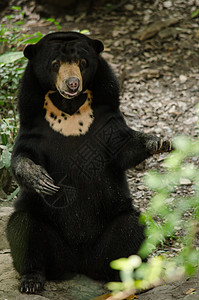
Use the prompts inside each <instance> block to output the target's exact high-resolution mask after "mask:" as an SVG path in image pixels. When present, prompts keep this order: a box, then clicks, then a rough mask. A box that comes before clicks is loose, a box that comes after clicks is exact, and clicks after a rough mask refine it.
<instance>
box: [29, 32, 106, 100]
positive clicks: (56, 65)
mask: <svg viewBox="0 0 199 300" xmlns="http://www.w3.org/2000/svg"><path fill="white" fill-rule="evenodd" d="M103 49H104V46H103V44H102V42H101V41H99V40H93V39H90V38H88V37H87V36H85V35H83V34H80V33H77V32H56V33H50V34H48V35H46V36H45V37H43V38H42V39H41V40H40V41H39V42H38V43H37V44H35V45H28V46H27V47H26V48H25V50H24V56H25V57H27V58H28V59H29V64H31V66H32V69H33V72H34V75H35V76H36V78H37V79H38V81H39V84H40V86H42V87H43V88H44V89H45V90H53V91H56V90H57V91H58V92H59V93H60V95H61V96H62V97H64V98H66V99H72V98H74V97H77V96H78V95H79V94H80V93H82V92H84V91H85V90H86V89H89V87H90V85H91V84H92V80H93V78H94V76H95V72H96V70H97V66H98V57H99V53H100V52H102V51H103Z"/></svg>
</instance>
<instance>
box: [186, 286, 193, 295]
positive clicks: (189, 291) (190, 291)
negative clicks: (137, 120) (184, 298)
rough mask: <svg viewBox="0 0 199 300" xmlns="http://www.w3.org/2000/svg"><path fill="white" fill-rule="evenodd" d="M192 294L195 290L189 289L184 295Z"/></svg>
mask: <svg viewBox="0 0 199 300" xmlns="http://www.w3.org/2000/svg"><path fill="white" fill-rule="evenodd" d="M192 292H195V289H193V288H190V289H189V290H188V291H187V292H186V293H185V294H186V295H189V294H191V293H192Z"/></svg>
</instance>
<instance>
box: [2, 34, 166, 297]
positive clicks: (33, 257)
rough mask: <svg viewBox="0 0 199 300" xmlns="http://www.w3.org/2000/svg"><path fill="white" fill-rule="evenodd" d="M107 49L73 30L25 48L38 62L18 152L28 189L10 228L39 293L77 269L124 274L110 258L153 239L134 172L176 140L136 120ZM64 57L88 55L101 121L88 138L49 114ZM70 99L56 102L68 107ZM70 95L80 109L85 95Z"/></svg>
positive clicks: (86, 78)
mask: <svg viewBox="0 0 199 300" xmlns="http://www.w3.org/2000/svg"><path fill="white" fill-rule="evenodd" d="M102 50H103V45H102V43H101V42H99V41H96V40H95V41H94V40H91V39H90V38H88V37H86V36H84V35H82V34H79V33H72V32H71V33H70V32H68V33H67V32H59V33H53V34H49V35H47V36H46V37H44V38H43V39H42V40H41V41H40V42H38V44H36V45H32V46H28V47H27V48H26V49H25V52H24V53H25V56H26V57H27V58H29V63H28V65H27V68H26V70H25V74H24V76H23V79H22V83H21V86H20V90H19V104H18V107H19V112H20V131H19V134H18V137H17V140H16V143H15V147H14V151H13V156H12V169H13V174H14V176H15V178H16V180H17V181H18V183H19V184H20V195H19V197H18V199H17V201H16V203H15V212H14V213H13V214H12V216H11V218H10V220H9V222H8V226H7V237H8V241H9V243H10V247H11V253H12V257H13V262H14V266H15V268H16V270H17V271H18V272H19V273H20V275H21V276H22V279H21V284H20V291H21V292H27V293H37V292H38V291H40V290H41V289H42V288H43V286H44V282H45V279H46V278H47V279H56V278H59V276H61V275H62V274H63V273H65V272H67V271H68V272H73V271H74V272H80V273H84V274H87V275H89V276H91V277H92V278H96V279H101V280H105V281H109V280H115V279H118V274H117V273H116V272H115V271H113V270H111V268H110V267H109V263H110V262H111V261H112V260H114V259H116V258H119V257H127V256H129V255H131V254H135V253H137V251H138V250H139V248H140V245H141V244H142V242H143V240H144V227H143V226H142V225H140V224H139V222H138V219H139V213H137V212H136V210H135V209H134V207H133V206H132V199H131V198H130V192H129V189H128V185H127V181H126V177H125V171H126V170H127V169H128V168H132V167H134V166H136V165H137V164H139V163H140V162H142V161H143V160H144V159H146V158H147V157H149V156H150V155H152V154H154V153H159V152H163V151H169V150H170V142H169V141H165V142H163V143H162V141H161V140H160V139H159V138H157V137H156V136H153V135H146V134H144V133H140V132H136V131H134V130H132V129H130V128H129V127H128V126H127V125H126V123H125V121H124V118H123V116H122V114H121V112H120V110H119V86H118V82H117V80H116V78H115V75H114V74H113V72H112V70H111V69H110V67H109V66H108V64H107V63H106V62H105V61H104V59H103V58H102V57H101V56H100V55H99V53H100V52H101V51H102ZM57 58H59V59H60V60H62V61H65V62H73V61H76V60H79V59H81V58H84V59H86V60H87V62H88V64H87V66H85V67H84V69H81V73H82V77H83V91H85V90H86V89H89V90H91V91H92V93H93V102H92V109H93V113H94V116H92V115H91V116H90V117H91V118H93V117H94V121H93V123H92V124H91V126H90V128H89V131H88V132H87V133H86V134H85V135H80V136H67V137H66V136H63V135H62V134H61V133H59V132H56V131H54V130H53V129H52V128H50V126H49V124H48V122H47V121H46V120H45V118H44V116H45V110H44V109H43V105H44V97H45V94H46V93H47V92H48V91H49V90H52V91H56V87H55V75H54V73H53V72H52V70H51V62H52V61H53V60H55V59H57ZM57 93H58V91H57ZM61 98H62V97H61V96H60V102H59V97H56V98H55V99H54V103H55V104H56V103H57V101H58V102H59V103H57V104H56V105H57V106H59V108H63V109H62V110H63V111H65V110H66V109H65V110H64V105H65V104H64V99H63V98H62V99H61ZM81 99H84V98H81ZM67 101H71V102H70V112H71V113H73V112H76V111H77V109H78V106H77V107H76V105H77V104H76V102H77V103H78V101H75V98H74V100H73V99H71V100H67ZM73 101H74V108H73V105H72V103H73ZM81 101H82V100H81ZM62 105H63V106H62ZM67 109H68V108H67ZM76 113H78V112H76ZM63 116H64V114H63ZM81 126H82V125H81V124H80V127H81ZM80 129H81V128H80Z"/></svg>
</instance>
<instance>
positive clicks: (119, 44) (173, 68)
mask: <svg viewBox="0 0 199 300" xmlns="http://www.w3.org/2000/svg"><path fill="white" fill-rule="evenodd" d="M11 2H12V4H15V5H19V6H21V7H22V9H23V10H24V11H25V13H26V15H25V16H26V17H25V25H24V26H23V32H24V33H30V32H36V31H38V30H39V31H41V32H43V33H48V32H49V31H51V30H53V31H54V30H56V27H55V26H54V25H50V26H49V22H46V21H45V20H43V19H42V18H41V17H40V13H41V12H43V11H44V12H45V14H47V13H48V12H47V10H46V8H45V7H41V6H37V5H35V3H34V1H25V0H21V1H20V0H18V1H17V0H16V1H11ZM124 2H125V4H122V3H124ZM198 8H199V1H198V0H187V1H186V0H184V1H183V0H173V1H169V0H168V1H162V0H156V1H144V0H143V1H133V0H129V1H121V5H119V6H118V7H117V8H116V9H114V8H113V7H112V9H111V10H109V11H108V10H106V9H98V10H96V9H95V7H94V9H93V11H92V12H91V13H90V14H89V15H87V14H86V13H84V12H83V13H79V14H73V15H70V14H67V12H66V13H65V14H63V15H62V16H60V15H59V16H57V17H56V20H58V21H59V22H60V24H61V26H62V30H84V29H87V30H88V31H89V32H90V35H91V37H95V38H97V39H100V40H102V41H103V43H104V45H105V51H104V53H103V56H104V58H105V59H107V61H108V62H109V63H110V64H111V65H112V67H113V69H114V70H115V72H116V74H117V75H118V77H119V80H120V85H121V110H122V112H123V113H124V115H125V117H126V120H127V122H128V124H129V126H131V128H133V129H136V130H142V131H145V132H151V133H156V134H157V135H161V136H163V137H169V138H173V137H174V136H176V135H181V134H185V135H188V136H191V137H192V138H197V137H198V135H199V129H198V127H197V122H198V115H197V113H196V110H195V106H196V104H197V103H198V102H199V100H198V99H199V98H198V96H199V85H198V82H199V70H198V67H199V18H198V17H196V18H192V17H191V14H192V13H193V12H194V11H195V10H196V9H198ZM9 11H10V8H7V9H6V10H5V11H3V12H2V13H1V16H2V18H3V16H4V15H6V14H8V13H9ZM50 16H52V15H50ZM50 16H49V17H50ZM16 18H17V16H16ZM2 21H4V20H3V19H2ZM165 156H166V155H159V156H157V157H153V158H150V159H148V160H147V161H146V163H145V164H144V165H142V166H140V167H139V168H138V169H136V170H130V171H128V173H127V176H128V181H129V185H130V188H131V191H132V198H133V199H134V203H135V205H136V206H137V207H138V208H139V209H140V210H141V211H144V210H145V209H146V207H147V204H148V201H149V200H150V198H151V195H152V192H151V191H150V190H149V189H148V188H147V187H146V186H145V185H144V182H143V176H144V175H145V174H146V173H147V171H148V170H150V169H158V170H162V168H163V159H164V157H165ZM192 162H193V163H194V164H195V165H199V158H198V157H194V158H192ZM192 190H193V187H192V185H191V184H190V183H189V184H184V183H183V182H182V185H181V187H180V188H179V189H178V191H176V193H178V196H179V195H180V196H182V197H184V196H185V195H188V194H189V193H191V191H192ZM173 198H175V194H174V195H173ZM171 201H172V199H171ZM9 205H10V203H9ZM3 206H8V204H7V203H6V202H4V204H3ZM9 213H10V209H8V210H6V212H5V211H4V212H3V215H4V216H5V218H4V217H3V221H2V222H3V224H5V219H6V216H7V215H8V214H9ZM185 219H186V216H185ZM2 234H3V233H2ZM7 248H8V247H7V244H6V242H5V243H4V239H3V246H2V247H1V249H2V252H1V255H0V265H1V266H3V272H2V274H1V275H0V299H26V298H27V299H28V298H32V299H74V300H75V299H83V300H86V299H91V298H93V297H96V296H98V295H100V294H102V293H103V292H104V290H103V286H102V285H101V284H98V283H96V282H93V281H90V280H89V279H87V278H83V279H82V277H81V279H80V277H78V276H77V277H76V278H75V279H74V281H73V280H71V281H68V282H64V283H56V284H55V283H49V284H48V285H47V287H46V291H45V292H44V293H43V294H42V296H41V297H40V296H20V295H19V294H18V293H17V292H16V285H17V280H16V273H15V272H14V271H13V269H12V267H11V261H10V256H9V253H8V252H9V251H8V250H5V249H7ZM179 248H180V245H179V244H178V242H176V243H175V244H171V245H169V247H168V249H167V251H168V255H169V256H173V255H175V253H176V252H177V251H179ZM1 269H2V268H1ZM88 287H89V289H88ZM190 288H193V289H194V291H193V292H189V293H188V294H187V295H186V293H187V292H188V291H189V289H190ZM197 288H198V280H197V279H191V280H190V281H186V282H183V284H182V283H177V284H173V285H167V286H166V287H165V286H164V287H159V288H156V289H154V290H152V291H149V292H147V293H145V294H142V295H138V299H144V300H150V299H154V298H155V297H156V298H157V299H199V291H198V290H197ZM88 291H89V292H88ZM71 293H72V294H71ZM89 293H90V294H89ZM161 297H162V298H161Z"/></svg>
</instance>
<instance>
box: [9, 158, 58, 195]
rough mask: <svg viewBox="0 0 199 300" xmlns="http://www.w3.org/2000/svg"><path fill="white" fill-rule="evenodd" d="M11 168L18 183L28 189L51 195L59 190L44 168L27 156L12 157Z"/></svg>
mask: <svg viewBox="0 0 199 300" xmlns="http://www.w3.org/2000/svg"><path fill="white" fill-rule="evenodd" d="M12 170H13V173H14V175H15V178H16V180H17V182H18V183H19V185H20V186H22V187H25V188H26V189H27V190H29V191H35V192H37V193H38V194H40V195H53V194H54V193H56V192H57V191H58V190H59V187H58V186H56V185H55V184H54V180H53V179H52V178H51V177H50V175H49V174H48V173H47V172H46V170H45V169H44V168H43V167H41V166H40V165H37V164H35V163H34V162H33V161H32V160H31V159H29V158H27V157H23V156H17V157H14V158H13V159H12Z"/></svg>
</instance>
